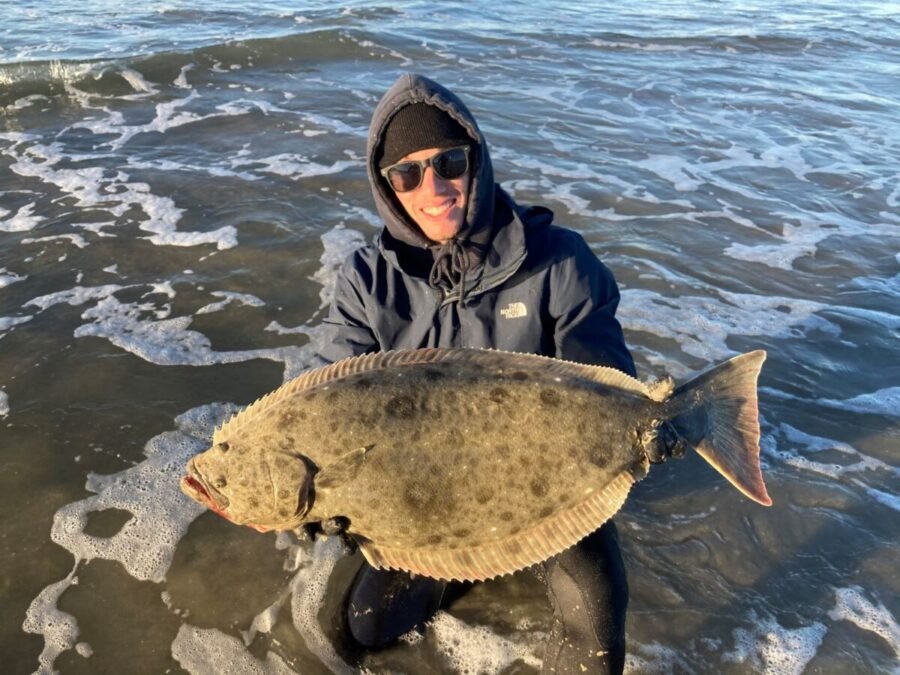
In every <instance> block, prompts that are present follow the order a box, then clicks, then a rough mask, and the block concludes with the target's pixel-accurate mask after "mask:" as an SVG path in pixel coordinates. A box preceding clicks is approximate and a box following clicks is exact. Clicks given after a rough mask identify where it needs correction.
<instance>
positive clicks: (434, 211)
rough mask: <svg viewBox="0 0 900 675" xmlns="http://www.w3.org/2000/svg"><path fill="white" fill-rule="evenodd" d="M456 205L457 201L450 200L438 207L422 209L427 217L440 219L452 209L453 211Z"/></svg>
mask: <svg viewBox="0 0 900 675" xmlns="http://www.w3.org/2000/svg"><path fill="white" fill-rule="evenodd" d="M455 204H456V200H455V199H448V200H447V201H445V202H442V203H441V204H438V205H436V206H424V207H422V213H424V214H425V215H426V216H431V217H432V218H438V217H440V216H443V215H444V214H445V213H447V212H448V211H450V209H452V208H453V206H454V205H455Z"/></svg>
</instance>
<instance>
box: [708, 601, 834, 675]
mask: <svg viewBox="0 0 900 675" xmlns="http://www.w3.org/2000/svg"><path fill="white" fill-rule="evenodd" d="M750 623H751V625H752V628H737V629H735V630H734V642H735V649H734V651H732V652H728V653H726V654H724V655H723V656H722V658H723V660H725V661H734V662H736V663H747V662H748V661H749V664H750V665H751V666H752V667H753V672H755V673H761V674H762V675H801V673H803V670H804V669H805V668H806V665H807V664H808V663H809V662H810V661H811V660H812V658H813V657H814V656H815V655H816V651H817V650H818V649H819V645H821V644H822V640H823V638H824V637H825V633H826V632H827V630H828V629H827V628H826V627H825V625H824V624H821V623H819V622H818V621H815V622H813V623H812V624H810V625H808V626H803V627H800V628H794V629H789V628H785V627H784V626H782V625H780V624H779V623H778V622H777V621H776V620H775V619H774V618H772V617H763V618H760V617H758V616H757V614H756V613H755V612H753V611H751V612H750Z"/></svg>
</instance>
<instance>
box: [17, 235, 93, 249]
mask: <svg viewBox="0 0 900 675" xmlns="http://www.w3.org/2000/svg"><path fill="white" fill-rule="evenodd" d="M60 240H62V241H70V242H72V244H74V245H75V246H77V247H78V248H87V245H88V243H87V241H85V238H84V237H82V236H81V235H80V234H55V235H52V236H47V237H39V238H38V239H32V238H31V237H27V238H25V239H23V240H22V243H23V244H42V243H46V242H48V241H60Z"/></svg>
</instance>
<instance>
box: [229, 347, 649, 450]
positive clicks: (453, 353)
mask: <svg viewBox="0 0 900 675" xmlns="http://www.w3.org/2000/svg"><path fill="white" fill-rule="evenodd" d="M446 361H464V362H467V363H476V364H483V365H484V366H485V367H497V366H502V367H503V368H511V369H512V368H520V369H526V370H527V369H535V370H540V371H541V372H543V373H545V374H547V375H551V376H556V377H560V378H562V377H575V378H580V379H583V380H589V381H594V382H598V383H601V384H603V385H605V386H608V387H612V388H615V389H621V390H623V391H625V392H628V393H631V394H635V395H638V396H644V397H649V396H650V392H649V390H648V389H647V386H646V385H645V384H644V383H643V382H640V381H639V380H636V379H635V378H633V377H631V376H630V375H627V374H626V373H623V372H622V371H620V370H616V369H615V368H608V367H605V366H589V365H585V364H581V363H574V362H572V361H563V360H561V359H555V358H551V357H549V356H538V355H537V354H522V353H518V352H505V351H501V350H496V349H445V348H440V347H427V348H424V349H402V350H395V351H389V352H375V353H372V354H362V355H360V356H351V357H349V358H346V359H342V360H341V361H337V362H335V363H332V364H331V365H328V366H324V367H322V368H315V369H313V370H307V371H306V372H305V373H302V374H301V375H298V376H297V377H296V378H294V379H293V380H291V381H290V382H286V383H285V384H283V385H281V386H280V387H279V388H278V389H276V390H275V391H273V392H271V393H269V394H266V395H265V396H263V397H262V398H260V399H258V400H257V401H255V402H254V403H252V404H250V405H249V406H247V407H246V408H244V409H243V410H241V411H240V412H238V413H236V414H235V415H234V416H233V417H231V419H229V420H228V421H227V422H225V424H223V425H222V427H221V428H219V429H216V430H215V432H214V433H213V443H219V442H221V441H224V440H225V439H226V438H227V437H228V435H229V434H233V433H235V432H236V431H237V430H238V429H240V428H241V427H242V426H243V425H244V424H245V423H246V422H247V420H249V419H251V418H253V417H255V416H257V415H260V414H263V413H265V412H266V411H267V410H268V409H270V408H272V407H274V406H275V405H277V404H278V403H280V402H282V401H283V400H285V399H286V398H289V397H290V396H293V395H294V394H296V393H298V392H301V391H305V390H307V389H311V388H312V387H317V386H319V385H322V384H326V383H328V382H331V381H334V380H339V379H341V378H344V377H348V376H350V375H356V374H358V373H365V372H372V371H376V370H382V369H384V368H393V367H397V366H414V365H420V364H425V363H438V362H446Z"/></svg>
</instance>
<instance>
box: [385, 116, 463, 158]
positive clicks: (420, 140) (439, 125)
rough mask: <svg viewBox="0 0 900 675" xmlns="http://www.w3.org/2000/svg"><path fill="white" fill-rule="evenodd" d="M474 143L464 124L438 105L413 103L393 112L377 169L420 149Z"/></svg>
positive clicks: (386, 130)
mask: <svg viewBox="0 0 900 675" xmlns="http://www.w3.org/2000/svg"><path fill="white" fill-rule="evenodd" d="M473 142H474V139H473V138H472V137H471V136H469V134H468V132H467V131H466V130H465V129H463V127H462V125H460V124H459V122H457V121H456V120H454V119H453V118H452V117H450V115H449V114H448V113H446V112H444V111H443V110H441V109H440V108H438V107H437V106H433V105H429V104H428V103H410V104H409V105H406V106H404V107H402V108H400V110H398V111H397V112H396V113H395V114H394V116H393V117H392V118H391V120H390V121H389V122H388V125H387V128H386V129H385V130H384V134H383V136H382V141H381V145H380V146H379V148H378V153H377V156H376V159H377V160H378V168H380V169H383V168H384V167H386V166H390V165H391V164H396V163H397V162H398V161H399V160H400V158H401V157H405V156H406V155H408V154H410V153H411V152H417V151H418V150H425V149H426V148H450V147H453V146H455V145H466V144H470V145H471V144H472V143H473Z"/></svg>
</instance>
